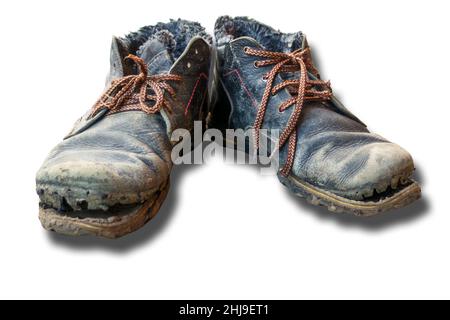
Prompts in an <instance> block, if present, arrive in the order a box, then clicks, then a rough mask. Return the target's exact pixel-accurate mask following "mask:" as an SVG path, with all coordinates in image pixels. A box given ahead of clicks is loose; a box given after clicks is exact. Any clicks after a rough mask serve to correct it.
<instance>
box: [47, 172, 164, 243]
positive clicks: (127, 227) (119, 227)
mask: <svg viewBox="0 0 450 320" xmlns="http://www.w3.org/2000/svg"><path fill="white" fill-rule="evenodd" d="M168 181H170V179H168ZM168 191H169V182H167V184H166V185H165V186H164V187H163V188H162V189H161V190H160V191H159V192H157V193H155V196H154V197H153V198H152V199H150V200H147V201H145V202H144V203H142V204H140V205H136V206H134V207H131V208H127V209H124V210H123V212H120V211H119V212H117V211H115V212H114V214H111V216H110V217H108V218H95V217H90V218H79V217H74V216H72V215H68V214H65V213H62V212H59V211H57V210H55V209H53V208H42V207H41V208H39V220H40V221H41V224H42V226H43V227H44V229H46V230H49V231H54V232H57V233H60V234H64V235H69V236H83V235H93V236H97V237H103V238H108V239H116V238H120V237H123V236H125V235H127V234H129V233H131V232H134V231H136V230H137V229H140V228H141V227H142V226H144V225H145V224H146V223H147V222H148V221H150V220H151V219H152V218H153V217H154V216H156V214H157V213H158V211H159V209H160V207H161V205H162V203H163V202H164V200H165V198H166V196H167V193H168ZM105 214H106V215H107V214H108V211H106V212H104V213H103V215H105Z"/></svg>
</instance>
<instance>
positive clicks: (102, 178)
mask: <svg viewBox="0 0 450 320" xmlns="http://www.w3.org/2000/svg"><path fill="white" fill-rule="evenodd" d="M210 43H211V39H210V37H209V36H208V35H207V34H206V32H205V31H204V29H203V28H202V27H201V26H200V25H199V24H198V23H194V22H189V21H185V20H177V21H171V22H169V23H166V24H163V23H160V24H158V25H156V26H147V27H144V28H142V29H140V30H139V31H138V32H134V33H131V34H129V35H127V36H126V37H124V38H113V41H112V46H111V55H110V62H111V63H110V72H109V75H108V77H107V83H106V89H107V90H108V88H111V86H113V85H115V84H117V83H118V82H120V81H121V80H123V79H124V78H125V77H130V76H131V77H133V76H134V77H137V76H138V75H139V74H140V71H139V69H138V66H136V64H134V63H133V61H131V60H130V59H126V57H127V56H128V55H130V54H131V55H134V56H136V57H138V58H139V59H140V60H139V61H143V62H145V67H146V68H147V70H145V71H146V73H147V74H148V76H149V77H152V76H158V75H176V76H179V77H180V79H181V80H180V81H173V82H171V81H167V83H164V84H160V85H161V86H163V89H162V91H161V92H162V98H163V100H164V103H165V105H164V107H162V108H161V109H159V110H158V111H157V112H154V113H151V114H149V113H147V112H144V111H143V110H140V109H139V108H138V107H136V108H133V107H132V106H133V103H130V102H128V104H127V103H125V102H124V103H123V105H125V106H128V107H127V108H122V107H123V106H120V105H119V106H118V108H117V109H116V110H115V112H111V110H109V109H108V108H106V107H105V108H102V105H100V107H99V108H97V109H98V110H97V111H96V113H94V114H93V112H92V111H93V108H91V109H90V110H89V111H88V112H87V113H86V114H85V115H84V116H83V117H82V118H80V120H78V121H77V122H76V123H75V125H74V127H73V128H72V130H71V132H70V133H69V134H68V135H67V136H66V137H65V139H64V140H63V141H62V142H61V143H59V144H58V145H57V146H56V147H55V148H54V149H53V150H52V151H51V152H50V154H49V155H48V157H47V158H46V160H45V161H44V163H43V165H42V166H41V168H40V169H39V171H38V173H37V175H36V184H37V187H36V188H37V192H38V194H39V196H40V201H41V204H42V205H44V206H50V207H52V208H55V209H58V210H63V211H64V210H86V209H88V210H97V209H102V210H107V209H108V208H110V207H113V206H115V205H127V204H136V203H141V202H144V201H145V200H147V199H149V198H150V197H151V196H152V194H154V193H155V192H157V191H158V190H160V189H161V188H163V187H164V185H166V184H167V180H168V178H169V174H170V170H171V167H172V162H171V154H170V153H171V150H172V142H171V141H170V139H169V137H170V134H171V132H172V131H173V130H176V129H178V128H184V129H188V130H192V128H193V122H194V121H195V120H203V119H204V117H205V116H206V112H207V110H206V109H205V108H206V104H207V98H208V97H207V84H208V74H209V65H210ZM130 79H135V78H130ZM168 85H170V87H171V90H173V94H170V92H168V90H169V89H167V90H165V89H164V88H167V86H168ZM116 91H120V90H119V89H117V90H116ZM137 91H138V90H136V92H133V93H132V95H131V96H132V97H133V95H137V94H138V92H137ZM114 94H117V92H115V93H114ZM152 95H153V96H155V92H153V91H152V90H151V88H147V93H146V96H147V97H148V96H152ZM107 98H108V97H107ZM160 98H161V97H160ZM133 99H134V98H133ZM129 100H130V101H131V100H132V98H130V99H129ZM135 100H136V99H135ZM155 103H156V102H155V101H154V99H153V100H152V99H149V100H147V99H146V101H145V106H147V107H148V108H152V107H153V106H154V105H155ZM166 104H167V106H170V110H169V109H168V108H166V107H165V106H166ZM136 105H138V103H136ZM130 106H131V107H130ZM121 108H122V109H121Z"/></svg>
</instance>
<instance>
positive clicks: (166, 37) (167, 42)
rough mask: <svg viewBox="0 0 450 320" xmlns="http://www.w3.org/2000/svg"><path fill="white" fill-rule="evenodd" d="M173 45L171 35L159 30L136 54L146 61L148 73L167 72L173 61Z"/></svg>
mask: <svg viewBox="0 0 450 320" xmlns="http://www.w3.org/2000/svg"><path fill="white" fill-rule="evenodd" d="M175 47H176V42H175V39H174V37H173V35H172V34H171V33H170V32H168V31H166V30H161V31H158V32H157V33H155V34H154V35H153V36H152V37H150V38H149V39H148V40H147V41H146V42H145V43H144V44H143V45H142V46H141V47H140V48H139V50H138V52H137V56H139V57H140V58H141V59H143V60H144V61H145V62H146V63H147V65H148V71H149V74H153V75H155V74H159V73H167V72H168V71H169V70H170V68H171V67H172V65H173V63H174V59H173V56H172V52H173V50H174V49H175Z"/></svg>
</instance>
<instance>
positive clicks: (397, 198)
mask: <svg viewBox="0 0 450 320" xmlns="http://www.w3.org/2000/svg"><path fill="white" fill-rule="evenodd" d="M223 143H224V146H225V147H228V146H230V145H232V146H233V148H234V150H239V151H241V152H245V153H247V154H248V151H247V150H242V149H240V148H237V146H236V144H235V143H234V141H229V140H228V139H226V138H224V139H223ZM278 179H279V180H280V182H281V183H282V184H283V185H284V186H286V187H287V188H288V189H289V191H291V192H292V193H294V194H295V195H296V196H298V197H300V198H305V199H306V201H307V202H308V203H310V204H312V205H315V206H324V207H326V208H327V209H328V210H329V211H330V212H333V213H343V212H346V213H351V214H354V215H356V216H364V217H369V216H374V215H377V214H380V213H382V212H385V211H388V210H391V209H397V208H402V207H405V206H407V205H408V204H410V203H412V202H414V201H416V200H418V199H420V197H421V192H422V191H421V188H420V185H419V184H418V183H417V182H415V181H413V180H410V183H409V184H408V185H407V186H403V187H401V188H399V189H397V190H394V191H395V192H394V193H393V194H392V195H390V196H387V197H384V198H383V197H381V199H380V200H379V201H364V200H362V201H358V200H352V199H347V198H344V197H341V196H338V195H335V194H333V193H331V192H329V191H326V190H322V189H320V188H317V187H315V186H313V185H311V184H309V183H307V182H304V181H301V180H299V179H298V178H296V177H295V176H293V175H289V176H288V177H284V176H282V175H281V174H278Z"/></svg>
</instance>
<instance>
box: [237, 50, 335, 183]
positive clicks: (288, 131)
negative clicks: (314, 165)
mask: <svg viewBox="0 0 450 320" xmlns="http://www.w3.org/2000/svg"><path fill="white" fill-rule="evenodd" d="M244 51H245V53H246V54H248V55H250V56H255V57H261V58H266V60H260V61H256V62H255V67H257V68H259V67H264V66H269V65H274V67H273V68H272V70H271V71H270V72H269V73H267V74H266V75H265V76H264V79H265V80H267V85H266V88H265V90H264V95H263V98H262V100H261V105H260V107H259V109H258V113H257V115H256V120H255V124H254V130H255V137H254V139H255V149H256V150H258V148H259V135H260V129H261V126H262V124H263V121H264V116H265V113H266V109H267V104H268V102H269V99H270V97H271V96H273V95H275V94H277V93H278V92H279V91H281V90H283V89H285V88H286V89H288V90H289V92H290V93H291V94H292V98H290V99H288V100H287V101H285V102H283V103H282V104H281V105H280V106H279V111H280V112H283V111H284V110H286V109H287V108H289V107H290V106H294V110H293V112H292V114H291V116H290V118H289V120H288V122H287V124H286V128H285V129H284V130H283V131H282V133H281V135H280V139H279V142H278V148H280V147H282V146H283V145H284V144H285V143H286V142H288V154H287V159H286V163H285V165H284V166H283V168H282V169H281V174H282V175H284V176H287V175H288V174H289V172H290V171H291V169H292V165H293V163H294V157H295V151H296V146H297V123H298V121H299V119H300V114H301V111H302V108H303V104H304V102H305V101H325V100H329V99H331V97H332V90H331V85H330V82H329V81H322V80H320V76H319V73H318V72H317V69H316V68H315V67H314V64H313V62H312V59H311V54H310V49H309V47H308V48H306V49H299V50H296V51H294V52H291V53H283V52H271V51H265V50H256V49H252V48H249V47H246V48H245V49H244ZM282 72H300V77H299V79H296V80H285V81H282V82H281V83H279V84H277V85H276V86H273V84H274V82H275V78H276V76H277V74H279V73H282ZM308 72H309V73H311V74H313V75H314V76H315V77H316V78H317V79H318V80H310V79H309V77H308ZM288 140H289V141H288Z"/></svg>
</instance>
